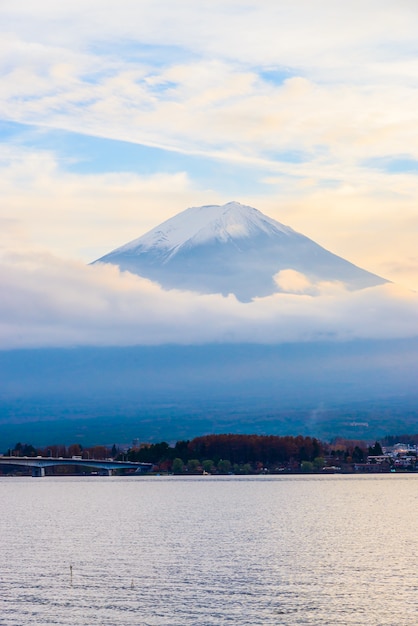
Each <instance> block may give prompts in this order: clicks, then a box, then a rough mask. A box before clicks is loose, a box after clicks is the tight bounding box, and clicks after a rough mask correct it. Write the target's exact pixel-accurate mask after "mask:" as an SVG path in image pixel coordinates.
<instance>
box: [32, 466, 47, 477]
mask: <svg viewBox="0 0 418 626" xmlns="http://www.w3.org/2000/svg"><path fill="white" fill-rule="evenodd" d="M32 476H33V477H34V478H43V477H44V476H45V468H44V467H32Z"/></svg>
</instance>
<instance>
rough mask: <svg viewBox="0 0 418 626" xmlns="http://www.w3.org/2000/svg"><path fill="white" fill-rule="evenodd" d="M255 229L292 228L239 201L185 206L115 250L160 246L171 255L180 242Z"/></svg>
mask: <svg viewBox="0 0 418 626" xmlns="http://www.w3.org/2000/svg"><path fill="white" fill-rule="evenodd" d="M258 232H262V233H266V234H267V235H269V234H270V233H272V232H281V233H292V232H294V231H293V230H292V229H291V228H289V227H287V226H283V225H282V224H280V223H279V222H276V221H275V220H273V219H271V218H270V217H267V216H266V215H263V213H261V212H260V211H258V210H257V209H253V208H252V207H249V206H244V205H242V204H240V203H239V202H228V204H225V205H223V206H218V205H208V206H201V207H191V208H190V209H186V210H185V211H183V212H182V213H179V214H178V215H175V216H174V217H171V218H170V219H168V220H167V221H165V222H163V223H162V224H160V226H157V227H156V228H153V229H152V230H150V231H149V232H148V233H146V234H145V235H143V236H142V237H139V238H138V239H134V241H131V242H129V243H127V244H126V245H124V246H122V247H120V248H118V249H117V250H115V252H118V253H121V252H128V253H132V252H133V251H134V250H139V249H141V250H142V251H145V250H147V249H148V250H155V249H160V250H162V251H167V252H169V253H170V255H171V254H173V253H175V252H176V251H178V249H179V248H180V247H181V246H184V245H188V246H189V247H193V246H198V245H200V244H204V243H209V242H211V241H220V242H224V243H225V242H227V241H231V240H233V239H242V238H244V237H251V236H253V235H255V234H257V233H258Z"/></svg>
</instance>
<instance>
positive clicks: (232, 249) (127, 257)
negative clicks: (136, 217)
mask: <svg viewBox="0 0 418 626" xmlns="http://www.w3.org/2000/svg"><path fill="white" fill-rule="evenodd" d="M96 262H101V263H112V264H114V265H118V266H119V267H120V269H122V270H127V271H130V272H132V273H134V274H139V275H141V276H144V277H146V278H149V279H151V280H153V281H155V282H158V283H160V285H162V286H163V287H164V288H167V289H173V288H176V289H186V290H192V291H197V292H199V293H222V294H224V295H227V294H229V293H233V294H235V295H236V297H237V298H238V299H239V300H243V301H248V300H251V299H252V298H254V297H261V296H267V295H270V294H272V293H274V292H277V291H282V292H283V291H289V289H291V288H290V287H288V284H289V282H288V281H283V280H280V281H278V280H277V275H278V274H279V272H282V271H283V270H293V274H291V275H292V276H295V275H297V276H298V277H299V278H298V283H299V285H300V284H302V283H303V284H304V285H308V286H309V285H310V284H315V283H318V282H321V281H326V282H330V281H338V282H339V283H341V284H343V285H345V286H346V288H348V289H353V290H355V289H362V288H364V287H370V286H373V285H378V284H381V283H384V282H387V281H385V279H383V278H381V277H380V276H376V275H375V274H371V273H370V272H367V271H366V270H363V269H361V268H359V267H357V266H356V265H353V264H352V263H350V262H348V261H346V260H344V259H342V258H341V257H339V256H336V255H335V254H332V253H331V252H329V251H328V250H325V249H324V248H322V247H321V246H319V245H318V244H316V243H315V242H314V241H312V240H311V239H308V237H305V236H304V235H302V234H300V233H297V232H296V231H294V230H293V229H292V228H290V227H288V226H284V225H283V224H281V223H280V222H277V221H276V220H274V219H272V218H270V217H267V215H264V214H263V213H261V212H260V211H258V210H257V209H254V208H252V207H250V206H246V205H243V204H240V203H239V202H228V204H224V205H222V206H218V205H209V206H201V207H192V208H190V209H186V210H185V211H182V212H181V213H179V214H178V215H175V216H174V217H172V218H170V219H168V220H167V221H165V222H163V223H162V224H160V225H159V226H157V227H156V228H153V229H152V230H150V231H149V232H148V233H146V234H145V235H143V236H142V237H139V238H138V239H134V240H133V241H131V242H130V243H127V244H125V245H124V246H122V247H120V248H117V249H116V250H113V252H110V253H109V254H106V255H105V256H103V257H101V258H100V259H98V261H96ZM286 276H289V272H287V273H286ZM308 288H309V287H308ZM292 293H294V292H293V291H292Z"/></svg>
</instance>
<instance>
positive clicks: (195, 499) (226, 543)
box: [0, 474, 418, 626]
mask: <svg viewBox="0 0 418 626" xmlns="http://www.w3.org/2000/svg"><path fill="white" fill-rule="evenodd" d="M0 492H1V508H2V515H1V522H0V524H1V533H0V557H1V564H2V565H1V568H0V584H1V593H0V624H1V626H27V625H36V626H46V625H49V624H60V625H65V626H70V625H71V626H92V625H100V626H105V625H109V626H117V625H121V626H131V625H132V626H133V625H135V626H148V625H149V626H162V625H164V626H184V625H194V626H206V625H208V626H209V625H212V624H213V625H216V626H220V625H223V624H233V625H237V626H256V625H258V624H262V625H270V624H271V625H280V624H285V625H294V624H295V625H296V624H306V625H308V624H309V625H315V626H318V625H320V624H321V625H322V624H329V625H332V626H336V625H338V624H341V625H344V626H347V625H358V626H359V625H376V626H386V625H387V626H389V625H390V626H394V625H395V624H396V625H397V626H402V625H405V626H406V625H410V624H413V623H415V622H416V616H417V613H418V576H417V564H418V563H417V559H418V532H417V530H418V523H417V511H418V506H417V505H418V475H413V474H409V475H406V474H384V475H380V476H376V475H375V476H357V475H347V476H338V475H333V476H313V475H309V476H254V477H252V476H225V477H215V476H198V477H174V476H169V477H163V476H160V477H158V476H155V477H151V476H149V477H100V476H95V477H46V478H31V477H27V478H26V477H23V478H18V477H2V478H0Z"/></svg>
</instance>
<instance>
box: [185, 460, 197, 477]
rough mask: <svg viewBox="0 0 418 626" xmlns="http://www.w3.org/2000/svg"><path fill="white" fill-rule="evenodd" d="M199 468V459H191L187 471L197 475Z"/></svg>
mask: <svg viewBox="0 0 418 626" xmlns="http://www.w3.org/2000/svg"><path fill="white" fill-rule="evenodd" d="M199 468H200V461H199V459H190V461H187V471H188V472H190V473H191V474H196V472H198V470H199Z"/></svg>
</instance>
